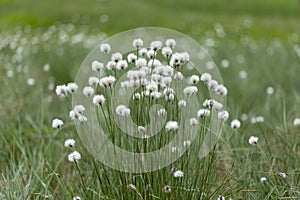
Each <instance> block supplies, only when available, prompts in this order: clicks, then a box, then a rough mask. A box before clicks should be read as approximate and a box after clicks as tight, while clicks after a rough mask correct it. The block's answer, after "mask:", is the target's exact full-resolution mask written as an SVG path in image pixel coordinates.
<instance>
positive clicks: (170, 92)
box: [56, 38, 240, 193]
mask: <svg viewBox="0 0 300 200" xmlns="http://www.w3.org/2000/svg"><path fill="white" fill-rule="evenodd" d="M175 45H176V41H175V40H174V39H167V40H166V41H164V42H162V41H158V40H157V41H152V42H151V43H150V47H146V46H145V44H144V41H143V40H142V39H141V38H137V39H135V40H133V41H132V46H133V47H134V50H133V51H131V52H130V53H128V54H122V53H120V52H118V51H115V52H111V46H110V45H109V44H107V43H104V44H101V46H100V52H101V53H105V54H107V55H105V56H106V57H107V60H108V61H105V63H104V60H105V59H103V60H97V59H94V60H92V61H91V62H90V64H89V65H90V66H91V67H89V70H90V71H89V72H93V73H94V74H91V75H90V77H88V80H86V84H87V85H86V86H84V85H83V87H82V86H81V87H78V86H77V85H75V83H69V84H68V85H59V86H57V87H56V93H57V95H58V96H62V97H65V96H67V95H68V94H69V93H75V92H76V91H77V90H78V88H83V89H82V91H80V92H81V95H84V96H85V97H84V98H85V100H88V101H90V103H93V104H94V105H95V106H99V107H97V108H101V110H102V112H103V115H104V118H105V122H106V125H107V127H108V130H107V131H108V132H109V133H108V134H110V135H111V136H112V137H111V139H112V140H113V143H114V142H117V143H120V145H121V146H122V144H121V143H122V142H123V139H120V140H115V137H114V131H118V129H116V128H115V127H116V126H115V125H116V123H115V122H114V120H115V117H113V118H112V117H111V112H113V113H116V114H117V116H118V117H117V118H120V119H122V118H123V117H124V118H123V120H124V119H125V117H126V120H128V118H132V121H133V120H135V122H134V123H137V126H136V128H135V130H134V129H131V131H134V132H135V133H137V134H139V135H140V136H141V138H143V139H145V140H144V141H145V145H144V144H143V147H145V148H147V147H148V146H149V145H148V142H152V141H151V140H146V138H150V135H147V133H148V132H149V133H150V132H151V131H152V129H153V128H152V127H151V126H150V127H149V128H148V126H147V128H145V127H144V126H143V125H145V124H149V123H148V122H149V121H150V120H152V119H151V118H152V115H150V117H145V118H143V115H144V113H146V114H147V112H148V111H149V110H150V111H151V105H149V104H152V103H153V104H156V103H159V104H160V109H158V110H157V113H156V114H157V115H155V117H156V120H160V122H163V123H165V121H164V120H167V122H166V123H165V124H164V125H162V127H163V128H162V130H161V133H162V134H164V132H167V133H165V135H167V137H169V136H168V135H170V134H172V133H173V131H174V132H175V131H177V130H181V129H182V130H184V129H185V125H186V124H185V123H184V122H186V123H187V127H186V128H189V129H195V128H196V130H197V127H198V126H199V123H200V119H199V118H205V122H206V121H208V120H211V118H210V117H212V116H214V115H213V114H214V113H218V116H217V117H218V119H219V120H221V121H222V123H221V124H223V122H225V121H226V120H228V118H229V113H228V112H227V111H226V110H224V108H223V105H222V103H220V102H218V99H206V100H205V102H204V103H203V107H202V108H201V107H200V108H193V110H194V112H197V115H196V117H191V116H189V117H188V118H182V117H181V116H180V115H181V114H182V113H185V112H188V110H186V109H187V108H188V106H190V105H189V104H190V102H191V100H192V99H197V98H198V96H199V95H197V93H198V91H199V89H200V87H199V85H200V84H203V85H205V86H206V87H207V89H208V90H209V92H210V93H213V94H214V96H216V97H217V98H223V97H220V96H226V95H227V94H228V90H227V88H226V87H225V86H224V85H223V83H220V84H219V83H218V82H217V81H216V80H213V77H212V75H211V74H209V73H202V74H201V75H199V74H192V73H191V75H188V76H187V77H188V78H187V82H186V81H185V75H186V74H183V72H185V67H189V65H187V64H188V63H189V62H190V54H189V52H186V51H181V52H176V50H175V49H174V47H175ZM102 62H103V63H102ZM206 64H207V65H211V66H213V67H214V66H215V65H214V63H213V62H207V63H206ZM122 75H124V76H122ZM119 77H122V79H123V78H124V80H122V81H121V82H120V85H121V89H122V90H123V91H122V92H125V91H126V90H129V91H130V92H131V91H133V92H132V98H131V101H130V103H129V105H127V104H125V103H123V102H122V101H120V103H119V105H118V104H117V105H115V104H113V103H111V99H110V97H111V96H112V95H113V94H114V91H115V88H114V84H116V85H118V84H119V83H117V81H119V80H118V79H119ZM120 80H121V79H120ZM180 86H182V87H180ZM80 90H81V89H80ZM177 91H178V92H179V93H180V94H177ZM99 93H102V94H104V95H102V94H99ZM118 98H119V97H118ZM120 98H123V97H120ZM67 100H68V99H67ZM121 100H122V99H121ZM121 102H122V103H121ZM104 104H107V106H103V105H104ZM123 104H124V105H123ZM84 105H89V104H84ZM111 105H114V106H115V107H113V108H112V107H111ZM88 109H89V108H88ZM105 109H107V110H105ZM85 110H86V109H85V107H84V106H83V105H76V106H75V107H74V108H73V109H72V110H71V111H70V112H69V117H70V118H71V120H74V121H76V122H77V121H79V122H81V123H83V122H86V121H87V117H85V115H84V114H85V112H86V111H85ZM93 110H94V108H93ZM97 111H98V110H97V109H96V112H97ZM141 111H142V112H141ZM96 114H97V117H99V113H98V112H97V113H96ZM191 114H192V113H191ZM194 114H196V113H194ZM162 119H164V120H162ZM97 120H99V119H98V118H97ZM148 120H149V121H148ZM202 121H204V119H203V120H202ZM128 122H131V121H130V120H129V121H128ZM99 123H102V121H100V120H99ZM154 123H155V120H154ZM208 124H209V123H208ZM80 125H82V126H85V125H86V124H80ZM101 125H102V124H101ZM158 125H160V124H158ZM126 126H127V124H126ZM181 126H182V127H181ZM191 126H192V127H191ZM231 126H232V127H233V128H236V129H237V128H239V127H240V124H238V123H237V121H235V120H233V121H232V123H231ZM161 133H160V134H161ZM163 137H164V136H163ZM162 139H163V140H162V143H163V141H165V140H164V138H162ZM192 142H193V141H191V140H189V138H185V140H183V141H181V142H180V145H178V146H177V145H173V146H172V148H171V149H170V150H171V151H172V152H173V153H174V152H176V153H181V152H182V149H183V147H184V148H185V149H188V148H189V147H190V145H191V143H192ZM64 146H66V147H71V148H72V147H74V146H75V140H73V139H67V140H66V141H65V144H64ZM150 146H152V144H151V145H150ZM140 147H141V145H139V144H137V145H136V148H140ZM143 151H147V150H146V149H143ZM80 159H81V155H80V153H78V152H77V151H74V152H72V153H70V154H69V155H68V160H69V161H70V162H73V163H74V165H75V166H76V167H77V169H78V170H79V166H78V163H77V162H78V161H79V160H80ZM79 173H80V171H79ZM79 175H80V176H81V173H80V174H79ZM172 176H173V177H175V178H181V177H183V176H184V173H183V171H181V170H176V169H175V171H172V173H171V174H170V177H172ZM81 179H82V176H81ZM100 184H101V183H100ZM165 184H167V181H166V182H165ZM82 185H83V186H84V181H82ZM129 187H130V188H131V189H134V190H135V188H136V186H135V185H132V184H129ZM84 188H85V187H84ZM163 188H164V192H165V193H170V192H171V187H170V186H169V185H165V186H164V187H163Z"/></svg>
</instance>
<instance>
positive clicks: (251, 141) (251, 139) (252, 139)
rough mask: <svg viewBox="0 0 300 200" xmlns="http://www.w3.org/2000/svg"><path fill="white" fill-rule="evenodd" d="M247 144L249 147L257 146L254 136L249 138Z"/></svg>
mask: <svg viewBox="0 0 300 200" xmlns="http://www.w3.org/2000/svg"><path fill="white" fill-rule="evenodd" d="M248 142H249V144H251V145H257V143H258V137H255V136H251V137H250V138H249V141H248Z"/></svg>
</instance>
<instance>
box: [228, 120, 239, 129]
mask: <svg viewBox="0 0 300 200" xmlns="http://www.w3.org/2000/svg"><path fill="white" fill-rule="evenodd" d="M230 126H231V128H233V129H238V128H240V127H241V122H240V121H239V120H237V119H235V120H232V122H231V124H230Z"/></svg>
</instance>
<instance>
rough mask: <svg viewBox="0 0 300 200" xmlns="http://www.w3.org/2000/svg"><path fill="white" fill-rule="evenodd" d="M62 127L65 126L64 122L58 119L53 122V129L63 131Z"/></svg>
mask: <svg viewBox="0 0 300 200" xmlns="http://www.w3.org/2000/svg"><path fill="white" fill-rule="evenodd" d="M62 125H64V122H63V121H62V120H60V119H58V118H55V119H53V121H52V128H57V129H61V127H62Z"/></svg>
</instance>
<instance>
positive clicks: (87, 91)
mask: <svg viewBox="0 0 300 200" xmlns="http://www.w3.org/2000/svg"><path fill="white" fill-rule="evenodd" d="M82 92H83V94H84V95H85V96H87V97H90V96H92V95H93V94H94V92H95V90H94V88H93V87H91V86H86V87H84V88H83V91H82Z"/></svg>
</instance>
